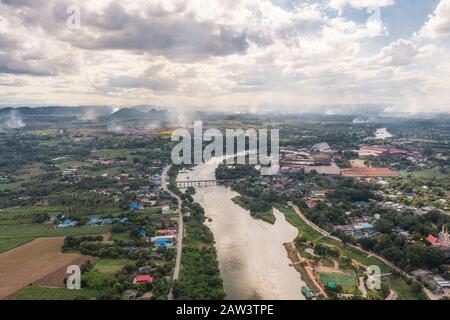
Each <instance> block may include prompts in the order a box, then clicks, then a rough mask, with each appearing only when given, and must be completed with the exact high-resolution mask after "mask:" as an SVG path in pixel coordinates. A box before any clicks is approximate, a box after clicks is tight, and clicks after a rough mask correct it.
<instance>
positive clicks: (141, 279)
mask: <svg viewBox="0 0 450 320" xmlns="http://www.w3.org/2000/svg"><path fill="white" fill-rule="evenodd" d="M133 283H135V284H136V283H153V277H152V276H151V275H148V274H146V275H139V276H136V277H134V281H133Z"/></svg>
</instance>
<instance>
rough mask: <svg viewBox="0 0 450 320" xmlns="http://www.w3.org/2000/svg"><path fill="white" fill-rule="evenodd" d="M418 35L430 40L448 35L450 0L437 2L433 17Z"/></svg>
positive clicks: (449, 29)
mask: <svg viewBox="0 0 450 320" xmlns="http://www.w3.org/2000/svg"><path fill="white" fill-rule="evenodd" d="M420 35H421V36H423V37H426V38H432V39H435V38H439V37H447V36H449V35H450V0H441V2H439V4H438V6H437V7H436V10H435V11H434V13H433V15H431V16H430V18H429V20H428V21H427V22H426V23H425V25H424V27H423V28H422V30H421V31H420Z"/></svg>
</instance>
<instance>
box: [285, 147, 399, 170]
mask: <svg viewBox="0 0 450 320" xmlns="http://www.w3.org/2000/svg"><path fill="white" fill-rule="evenodd" d="M361 150H362V151H361ZM368 151H371V153H370V152H368ZM356 152H358V153H359V154H360V155H361V156H367V155H381V154H385V155H396V154H406V151H403V150H400V149H396V148H391V147H378V146H374V147H371V146H363V147H361V149H360V150H357V151H356ZM340 158H341V155H339V153H338V152H337V151H335V150H333V149H332V148H331V146H330V145H329V144H328V143H326V142H322V143H318V144H315V145H314V146H312V148H311V149H310V150H308V149H301V150H297V151H292V150H282V151H281V159H280V168H281V169H280V170H281V172H284V173H295V172H304V173H311V172H316V173H318V174H323V175H336V176H337V175H342V176H346V177H354V178H367V177H395V176H398V175H399V173H398V172H397V171H394V170H391V169H389V168H368V167H366V166H365V165H363V166H361V165H359V164H358V165H355V166H354V167H352V168H349V169H340V168H339V166H337V165H336V161H337V160H338V159H340Z"/></svg>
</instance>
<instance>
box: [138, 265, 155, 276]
mask: <svg viewBox="0 0 450 320" xmlns="http://www.w3.org/2000/svg"><path fill="white" fill-rule="evenodd" d="M153 271H155V268H153V267H151V266H143V267H140V268H139V269H138V272H139V274H142V275H145V274H150V273H152V272H153Z"/></svg>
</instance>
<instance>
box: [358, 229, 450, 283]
mask: <svg viewBox="0 0 450 320" xmlns="http://www.w3.org/2000/svg"><path fill="white" fill-rule="evenodd" d="M360 243H361V245H362V247H363V248H364V249H366V250H369V251H373V252H375V253H377V254H379V255H381V256H383V257H385V258H386V259H388V260H389V261H392V262H393V263H394V264H395V265H397V266H399V267H400V268H402V269H403V270H405V271H406V272H411V271H413V270H415V269H418V268H426V269H431V270H434V271H436V273H442V272H444V274H446V277H447V278H449V274H448V271H447V270H446V268H445V267H444V264H445V255H444V253H443V252H442V251H439V250H437V249H435V248H432V247H426V246H424V245H422V244H420V243H411V242H409V241H407V240H406V239H405V238H404V237H403V236H401V235H397V234H390V235H385V234H384V235H381V236H380V237H378V238H365V239H361V240H360Z"/></svg>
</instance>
